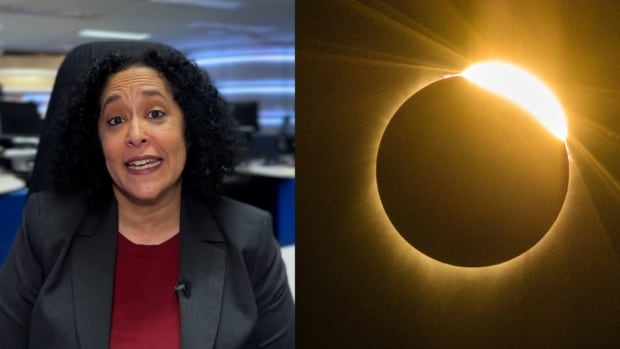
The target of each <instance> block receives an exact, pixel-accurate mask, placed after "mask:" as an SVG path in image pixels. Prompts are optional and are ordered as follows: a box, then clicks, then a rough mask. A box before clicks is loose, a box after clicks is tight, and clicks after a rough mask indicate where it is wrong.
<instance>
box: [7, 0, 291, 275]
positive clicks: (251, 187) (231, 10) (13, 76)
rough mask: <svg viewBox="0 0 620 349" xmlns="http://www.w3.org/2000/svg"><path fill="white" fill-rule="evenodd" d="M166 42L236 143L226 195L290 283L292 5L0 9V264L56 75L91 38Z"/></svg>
mask: <svg viewBox="0 0 620 349" xmlns="http://www.w3.org/2000/svg"><path fill="white" fill-rule="evenodd" d="M98 40H100V41H110V40H144V41H153V42H161V43H165V44H168V45H170V46H172V47H174V48H176V49H178V50H180V51H181V52H183V53H185V54H186V55H187V56H188V57H190V58H191V59H192V60H194V61H195V62H196V63H197V64H198V65H199V66H200V67H202V68H204V69H205V70H206V71H207V72H208V74H209V76H210V77H211V79H212V80H213V82H214V83H215V85H216V86H217V87H218V89H219V91H220V92H221V94H222V95H223V97H224V98H225V99H226V101H227V102H229V104H230V112H231V114H232V115H233V117H235V118H236V119H237V121H238V123H239V135H240V139H242V140H243V141H245V143H244V146H243V150H244V153H243V156H242V160H243V161H242V162H241V164H240V166H239V167H238V168H237V170H236V171H235V173H234V174H233V175H231V176H230V177H229V178H226V179H225V185H224V187H225V189H224V191H225V193H226V194H227V195H228V196H232V197H235V198H237V199H239V200H242V201H245V202H248V203H250V204H253V205H255V206H259V207H261V208H263V209H265V210H268V211H270V212H271V213H272V215H273V216H274V232H275V234H276V238H277V239H278V240H279V242H280V243H281V245H282V246H283V255H284V256H285V259H286V260H287V266H288V269H289V274H290V278H291V284H292V285H294V242H295V231H294V223H295V216H294V212H295V211H294V194H295V193H294V188H295V179H294V178H295V157H294V145H295V141H294V139H295V131H294V125H295V108H294V99H295V84H294V67H295V61H294V1H292V0H264V1H260V2H257V1H249V0H230V1H228V0H181V1H179V0H174V1H172V0H130V1H125V0H111V1H106V2H94V1H72V0H52V1H46V2H40V1H35V0H26V1H19V2H18V1H1V2H0V52H1V54H0V84H1V86H2V99H1V101H0V221H1V222H2V224H1V228H0V263H1V262H2V260H3V259H4V255H5V253H6V252H7V250H8V248H9V246H10V243H11V241H12V239H13V235H14V233H15V231H16V229H17V227H18V225H19V222H20V219H21V210H22V207H23V204H24V202H25V200H26V196H27V193H28V184H29V176H30V174H31V172H32V169H33V168H34V166H36V163H35V161H34V159H35V156H36V152H37V147H38V140H39V133H40V130H41V127H43V120H44V118H45V115H46V110H47V103H48V101H49V99H50V93H51V90H52V86H53V84H54V79H55V76H56V72H57V70H58V68H59V66H60V64H61V63H62V61H63V58H64V57H65V55H66V54H67V53H68V52H69V51H70V50H71V49H72V48H74V47H76V46H78V45H80V44H83V43H87V42H92V41H98Z"/></svg>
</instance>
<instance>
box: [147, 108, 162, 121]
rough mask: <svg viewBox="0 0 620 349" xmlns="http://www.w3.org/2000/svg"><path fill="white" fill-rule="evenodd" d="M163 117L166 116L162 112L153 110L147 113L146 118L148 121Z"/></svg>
mask: <svg viewBox="0 0 620 349" xmlns="http://www.w3.org/2000/svg"><path fill="white" fill-rule="evenodd" d="M164 115H166V114H165V113H164V112H163V111H161V110H157V109H154V110H151V111H150V112H149V114H148V117H149V118H150V119H159V118H161V117H163V116H164Z"/></svg>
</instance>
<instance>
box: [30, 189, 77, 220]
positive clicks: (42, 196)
mask: <svg viewBox="0 0 620 349" xmlns="http://www.w3.org/2000/svg"><path fill="white" fill-rule="evenodd" d="M86 207H87V201H86V196H85V195H82V194H74V195H68V196H61V195H58V194H56V193H54V192H53V191H51V190H45V191H41V192H36V193H32V194H30V195H29V197H28V200H27V201H26V206H25V208H24V210H25V211H24V214H25V215H26V218H34V217H36V218H37V219H39V220H40V219H49V220H52V221H54V220H58V219H62V218H69V217H75V216H76V213H78V212H80V211H83V210H84V209H86Z"/></svg>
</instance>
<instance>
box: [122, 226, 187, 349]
mask: <svg viewBox="0 0 620 349" xmlns="http://www.w3.org/2000/svg"><path fill="white" fill-rule="evenodd" d="M178 281H179V234H176V235H175V236H174V237H172V238H170V239H169V240H168V241H166V242H164V243H162V244H161V245H154V246H153V245H136V244H134V243H133V242H131V241H129V240H127V238H125V237H124V236H123V235H121V234H118V245H117V252H116V268H115V274H114V300H113V304H112V326H111V334H110V349H141V348H145V349H146V348H148V349H158V348H162V349H178V348H179V347H180V335H179V324H180V316H179V303H178V300H177V296H176V295H175V293H174V286H175V284H176V283H177V282H178Z"/></svg>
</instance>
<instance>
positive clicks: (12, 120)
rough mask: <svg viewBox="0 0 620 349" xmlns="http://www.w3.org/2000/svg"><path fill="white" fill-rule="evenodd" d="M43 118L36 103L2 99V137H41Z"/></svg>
mask: <svg viewBox="0 0 620 349" xmlns="http://www.w3.org/2000/svg"><path fill="white" fill-rule="evenodd" d="M42 125H43V120H42V119H41V117H40V116H39V112H38V110H37V105H36V104H35V103H32V102H29V103H21V102H8V101H0V137H1V138H3V139H11V138H15V137H39V135H40V133H41V127H42Z"/></svg>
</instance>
